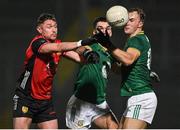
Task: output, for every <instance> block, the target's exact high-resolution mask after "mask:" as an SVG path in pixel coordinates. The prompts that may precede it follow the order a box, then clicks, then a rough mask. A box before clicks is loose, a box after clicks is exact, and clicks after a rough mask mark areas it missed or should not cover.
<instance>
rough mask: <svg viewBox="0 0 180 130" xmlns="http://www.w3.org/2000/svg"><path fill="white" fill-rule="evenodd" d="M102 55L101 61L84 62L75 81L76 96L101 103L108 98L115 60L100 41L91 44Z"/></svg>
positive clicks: (94, 102)
mask: <svg viewBox="0 0 180 130" xmlns="http://www.w3.org/2000/svg"><path fill="white" fill-rule="evenodd" d="M90 47H91V48H92V50H93V51H95V52H97V53H98V55H99V56H100V60H99V63H96V64H94V63H87V64H83V65H82V66H81V68H80V71H79V73H78V77H77V80H76V83H75V96H76V97H78V98H79V99H82V100H84V101H87V102H90V103H93V104H100V103H102V102H103V101H105V100H106V99H105V98H106V92H105V91H106V87H107V80H108V72H109V70H110V68H111V64H112V63H113V62H114V59H113V58H112V56H111V55H110V54H109V53H108V52H107V51H106V50H105V48H104V47H103V46H101V45H100V44H98V43H95V44H92V45H90Z"/></svg>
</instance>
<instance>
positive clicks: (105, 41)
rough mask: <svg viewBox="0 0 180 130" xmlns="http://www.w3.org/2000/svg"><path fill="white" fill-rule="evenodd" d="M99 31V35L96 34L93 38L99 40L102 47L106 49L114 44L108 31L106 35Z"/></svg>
mask: <svg viewBox="0 0 180 130" xmlns="http://www.w3.org/2000/svg"><path fill="white" fill-rule="evenodd" d="M97 30H98V33H96V34H95V35H93V36H92V37H94V38H95V39H96V40H97V42H99V43H100V44H101V45H103V46H105V47H109V46H110V45H111V44H112V42H111V40H110V37H109V34H108V32H107V30H106V33H105V34H104V33H103V32H102V31H101V30H100V29H97Z"/></svg>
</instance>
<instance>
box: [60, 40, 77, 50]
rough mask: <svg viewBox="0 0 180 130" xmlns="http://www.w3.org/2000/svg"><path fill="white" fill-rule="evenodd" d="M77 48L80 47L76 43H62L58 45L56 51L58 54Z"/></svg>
mask: <svg viewBox="0 0 180 130" xmlns="http://www.w3.org/2000/svg"><path fill="white" fill-rule="evenodd" d="M79 46H80V45H79V44H78V42H62V43H61V44H58V46H57V51H59V52H62V51H69V50H73V49H75V48H77V47H79Z"/></svg>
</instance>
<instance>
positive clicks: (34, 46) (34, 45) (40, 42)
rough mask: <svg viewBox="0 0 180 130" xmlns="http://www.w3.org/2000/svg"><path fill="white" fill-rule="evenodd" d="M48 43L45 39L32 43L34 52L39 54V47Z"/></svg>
mask: <svg viewBox="0 0 180 130" xmlns="http://www.w3.org/2000/svg"><path fill="white" fill-rule="evenodd" d="M46 42H47V41H46V40H45V39H44V38H39V39H37V40H35V41H34V42H33V43H32V46H31V47H32V50H33V52H34V53H35V54H38V50H39V47H40V46H41V45H42V44H44V43H46Z"/></svg>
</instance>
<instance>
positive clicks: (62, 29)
mask: <svg viewBox="0 0 180 130" xmlns="http://www.w3.org/2000/svg"><path fill="white" fill-rule="evenodd" d="M116 4H120V5H124V6H125V7H127V8H130V7H141V8H143V9H144V10H145V12H146V14H147V19H146V23H145V32H146V34H147V35H148V36H149V39H150V40H151V45H152V52H153V62H152V68H153V69H154V70H155V71H156V72H158V74H159V76H160V78H161V82H160V83H159V84H155V87H154V88H155V91H156V94H157V96H158V107H157V111H156V114H155V117H154V120H153V124H152V125H151V127H150V128H155V129H170V128H171V129H173V128H180V86H179V85H180V69H179V67H180V66H179V65H180V51H179V50H180V1H179V0H171V1H164V0H0V12H1V13H0V45H1V47H0V57H1V62H0V73H1V75H0V86H1V89H0V128H5V129H6V128H12V96H13V90H14V89H15V82H16V79H17V78H18V75H19V73H20V69H21V68H22V64H23V60H24V53H25V49H26V48H27V46H28V44H29V41H30V40H31V38H32V37H33V36H34V33H35V23H36V19H37V17H38V16H39V14H40V13H42V12H50V13H54V14H55V15H56V17H57V20H58V23H59V37H60V38H61V39H62V40H63V41H76V40H79V39H82V38H85V37H88V36H89V35H90V34H91V31H92V21H93V19H94V18H95V17H97V16H100V15H104V14H105V12H106V10H107V9H108V8H109V7H111V6H113V5H116ZM112 41H113V42H114V43H115V44H116V46H118V47H122V46H123V44H124V41H125V37H124V34H123V33H122V30H118V29H114V35H113V38H112ZM77 70H78V64H75V63H73V62H71V61H69V60H66V59H62V62H61V63H60V65H59V70H58V73H57V75H56V77H55V80H54V81H55V82H54V89H53V93H54V103H55V108H56V111H57V113H58V118H59V126H60V127H59V128H66V127H65V106H66V103H67V101H68V99H69V97H70V96H71V94H72V90H73V83H74V80H75V77H76V74H77ZM120 79H121V76H120V75H116V74H113V73H111V74H110V82H109V84H108V90H107V93H108V97H107V98H108V103H109V104H110V106H111V108H112V110H113V111H114V112H115V114H116V115H117V117H118V118H120V117H121V115H122V112H123V110H124V108H125V99H124V98H122V97H120V96H119V85H120ZM32 128H36V126H35V125H32Z"/></svg>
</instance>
